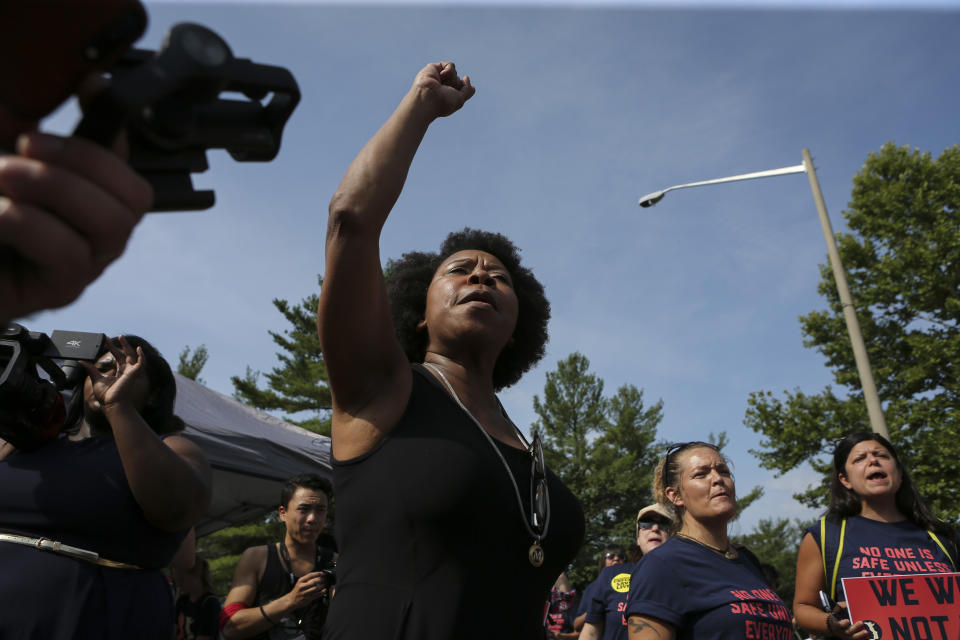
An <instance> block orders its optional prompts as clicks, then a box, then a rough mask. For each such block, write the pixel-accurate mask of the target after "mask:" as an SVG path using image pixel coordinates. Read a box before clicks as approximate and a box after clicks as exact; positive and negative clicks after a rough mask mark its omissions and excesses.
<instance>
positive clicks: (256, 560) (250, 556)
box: [235, 543, 272, 581]
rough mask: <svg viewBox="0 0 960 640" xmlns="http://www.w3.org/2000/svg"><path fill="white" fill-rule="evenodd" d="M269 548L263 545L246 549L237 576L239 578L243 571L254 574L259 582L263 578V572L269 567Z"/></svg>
mask: <svg viewBox="0 0 960 640" xmlns="http://www.w3.org/2000/svg"><path fill="white" fill-rule="evenodd" d="M271 544H272V543H271ZM267 547H268V545H265V544H261V545H258V546H256V547H247V548H246V549H244V550H243V554H242V555H241V556H240V560H239V561H238V562H237V569H236V573H235V575H237V576H239V575H240V573H241V571H243V572H244V573H252V574H253V575H254V576H256V578H257V580H258V581H259V579H260V577H261V576H263V570H264V569H266V567H267Z"/></svg>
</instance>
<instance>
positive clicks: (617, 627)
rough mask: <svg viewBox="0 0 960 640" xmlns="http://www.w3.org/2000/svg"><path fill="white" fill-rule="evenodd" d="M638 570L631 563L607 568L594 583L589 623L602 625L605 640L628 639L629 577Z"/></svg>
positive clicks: (588, 606) (588, 610)
mask: <svg viewBox="0 0 960 640" xmlns="http://www.w3.org/2000/svg"><path fill="white" fill-rule="evenodd" d="M635 568H636V565H634V564H633V563H632V562H626V563H624V564H615V565H613V566H610V567H606V568H605V569H604V570H603V571H601V572H600V576H599V577H598V578H597V579H596V580H595V581H594V582H593V584H595V585H596V588H595V589H594V590H593V594H592V596H591V598H590V601H589V602H588V603H587V606H586V611H587V620H586V621H587V622H589V623H590V624H593V625H601V624H602V625H603V636H602V638H603V640H627V619H626V618H625V617H624V615H623V612H624V611H626V608H627V596H628V595H629V593H630V574H632V573H633V570H634V569H635Z"/></svg>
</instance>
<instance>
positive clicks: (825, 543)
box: [820, 516, 847, 600]
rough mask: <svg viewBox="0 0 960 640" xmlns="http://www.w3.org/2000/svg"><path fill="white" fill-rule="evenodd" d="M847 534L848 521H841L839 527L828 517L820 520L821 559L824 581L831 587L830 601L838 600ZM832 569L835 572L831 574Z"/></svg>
mask: <svg viewBox="0 0 960 640" xmlns="http://www.w3.org/2000/svg"><path fill="white" fill-rule="evenodd" d="M846 533H847V519H846V518H844V519H843V520H841V521H840V526H839V527H838V526H837V525H836V524H835V523H833V522H829V521H828V520H827V518H826V516H824V517H822V518H820V557H821V558H822V559H823V579H824V582H825V584H826V585H827V586H829V587H830V599H831V600H836V599H837V574H838V573H839V572H840V558H841V557H843V539H844V536H845V535H846ZM830 567H832V568H833V572H832V573H831V572H830V570H829V569H830Z"/></svg>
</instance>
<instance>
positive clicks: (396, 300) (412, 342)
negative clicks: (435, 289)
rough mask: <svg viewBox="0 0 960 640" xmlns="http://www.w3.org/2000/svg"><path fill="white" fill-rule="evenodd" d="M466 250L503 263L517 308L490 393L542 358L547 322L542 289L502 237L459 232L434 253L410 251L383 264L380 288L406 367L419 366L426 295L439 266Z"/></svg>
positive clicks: (423, 352)
mask: <svg viewBox="0 0 960 640" xmlns="http://www.w3.org/2000/svg"><path fill="white" fill-rule="evenodd" d="M467 249H470V250H479V251H485V252H486V253H489V254H491V255H494V256H496V257H497V258H498V259H499V260H500V262H502V263H503V266H505V267H506V268H507V271H509V272H510V277H511V279H512V280H513V290H514V293H516V296H517V302H518V303H519V312H518V314H517V326H516V327H515V328H514V330H513V335H512V336H511V340H510V341H509V342H508V343H507V346H505V347H504V348H503V350H502V351H501V352H500V356H499V357H498V358H497V362H496V364H495V365H494V368H493V387H494V389H496V390H498V391H499V390H500V389H503V388H505V387H509V386H510V385H512V384H514V383H516V382H517V381H518V380H520V377H521V376H522V375H523V374H524V373H525V372H526V371H528V370H529V369H530V367H532V366H533V365H535V364H536V363H537V362H538V361H539V360H540V358H542V357H543V354H544V349H545V347H546V344H547V339H548V337H549V335H548V332H547V323H548V321H549V320H550V303H549V302H548V301H547V298H546V296H545V295H544V293H543V285H541V284H540V282H539V281H538V280H537V279H536V277H534V275H533V272H532V271H530V269H527V268H526V267H524V266H523V265H522V264H521V263H520V250H519V249H517V247H516V246H515V245H514V244H513V242H511V241H510V239H509V238H507V237H506V236H504V235H501V234H499V233H491V232H488V231H479V230H477V229H470V228H465V229H464V230H463V231H457V232H455V233H451V234H450V235H449V236H447V238H446V240H444V241H443V244H442V245H441V246H440V250H439V251H438V252H436V253H424V252H422V251H411V252H410V253H405V254H403V255H402V256H401V257H400V258H399V259H398V260H391V261H389V262H388V263H387V268H386V286H387V296H388V298H389V300H390V310H391V314H392V316H393V326H394V328H395V329H396V332H397V338H398V339H399V340H400V346H401V347H403V350H404V352H405V353H406V354H407V358H408V359H409V360H410V362H423V359H424V356H425V355H426V352H427V341H428V336H427V333H426V332H425V331H420V330H418V329H417V325H418V324H419V323H420V321H421V320H423V317H424V313H425V312H426V306H427V289H428V288H429V287H430V282H431V281H432V280H433V274H434V273H435V272H436V270H437V269H438V268H439V267H440V263H442V262H443V260H444V259H446V258H447V257H448V256H450V255H452V254H454V253H457V252H458V251H464V250H467Z"/></svg>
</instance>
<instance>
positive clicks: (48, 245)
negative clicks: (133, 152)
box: [0, 132, 153, 321]
mask: <svg viewBox="0 0 960 640" xmlns="http://www.w3.org/2000/svg"><path fill="white" fill-rule="evenodd" d="M16 147H17V154H16V155H3V156H0V321H5V320H11V319H14V318H17V317H20V316H23V315H26V314H29V313H33V312H35V311H39V310H42V309H50V308H55V307H61V306H63V305H66V304H68V303H70V302H72V301H73V300H74V299H76V298H77V297H78V296H79V295H80V293H81V292H82V291H83V289H84V288H85V287H86V286H87V285H88V284H90V282H92V281H93V280H94V279H96V277H97V276H99V275H100V273H101V272H102V271H103V270H104V269H105V268H106V266H107V265H108V264H110V263H111V262H112V261H113V260H114V259H116V258H117V257H118V256H120V254H122V253H123V250H124V247H125V246H126V243H127V239H128V238H129V236H130V232H131V231H132V230H133V228H134V226H135V225H136V224H137V222H138V221H139V220H140V218H141V217H142V216H143V213H144V212H145V211H146V210H147V208H148V207H149V206H150V204H151V203H152V201H153V193H152V190H151V188H150V185H149V184H148V183H147V182H146V181H145V180H144V179H143V178H141V177H140V176H139V175H138V174H137V173H136V172H134V171H133V170H132V169H131V168H130V167H129V166H127V164H126V163H125V162H124V161H123V160H122V159H121V158H120V157H119V156H117V155H116V154H115V153H113V152H112V151H109V150H107V149H103V148H101V147H99V146H97V145H95V144H94V143H92V142H89V141H86V140H80V139H75V138H62V137H58V136H52V135H46V134H41V133H36V132H31V133H26V134H23V135H21V136H20V137H19V138H18V139H17V144H16ZM11 249H12V250H11Z"/></svg>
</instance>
